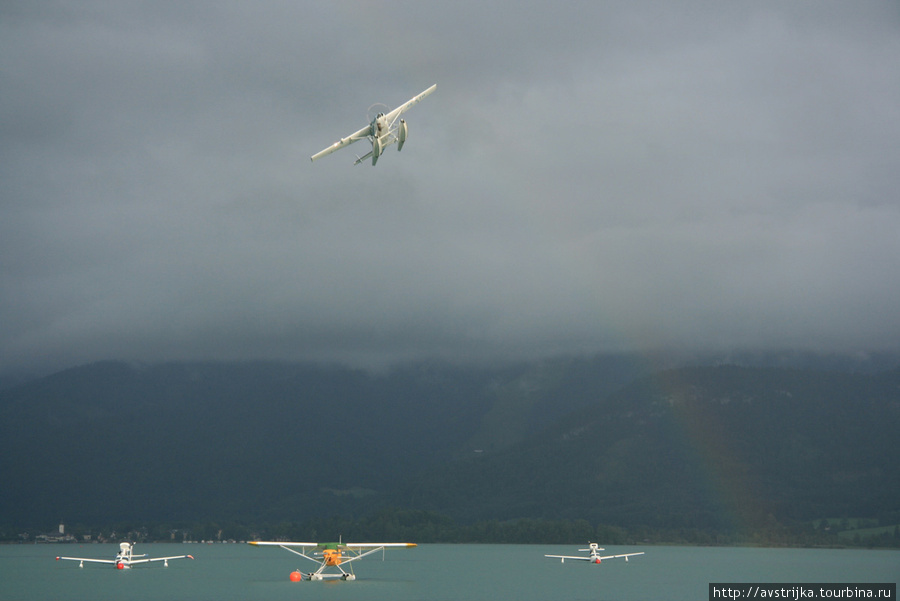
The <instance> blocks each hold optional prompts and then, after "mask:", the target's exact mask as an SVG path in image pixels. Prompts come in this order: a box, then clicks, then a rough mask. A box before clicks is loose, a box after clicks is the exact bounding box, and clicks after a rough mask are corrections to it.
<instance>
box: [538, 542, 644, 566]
mask: <svg viewBox="0 0 900 601" xmlns="http://www.w3.org/2000/svg"><path fill="white" fill-rule="evenodd" d="M578 550H579V551H590V555H588V556H587V557H585V556H584V555H544V557H555V558H557V559H559V560H560V562H562V563H566V560H567V559H574V560H576V561H589V562H591V563H600V562H601V561H603V560H604V559H618V558H620V557H624V558H625V561H628V558H629V557H634V556H635V555H643V554H644V552H643V551H641V552H640V553H623V554H621V555H600V551H605V550H606V549H604V548H603V547H601V546H599V545H598V544H597V543H589V544H588V548H587V549H578Z"/></svg>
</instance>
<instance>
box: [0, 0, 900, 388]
mask: <svg viewBox="0 0 900 601" xmlns="http://www.w3.org/2000/svg"><path fill="white" fill-rule="evenodd" d="M434 83H436V84H438V89H437V91H436V92H435V93H434V94H433V95H431V96H429V97H428V98H426V99H425V100H423V101H422V102H421V103H420V104H418V105H416V106H415V107H414V108H412V109H411V110H410V111H409V112H408V113H407V115H406V118H407V121H408V123H409V129H410V136H409V139H408V141H407V143H406V146H405V147H404V149H403V152H402V153H397V151H396V147H391V148H389V149H388V150H387V151H386V154H385V155H384V156H383V157H382V158H381V160H379V162H378V165H377V166H376V167H372V166H371V165H370V164H368V163H365V164H361V165H358V166H354V165H353V161H354V159H355V155H356V154H363V153H365V152H367V150H368V148H367V143H366V142H359V143H357V144H356V145H354V146H351V147H350V148H347V149H343V150H341V151H338V152H336V153H334V154H332V155H330V156H327V157H325V158H323V159H321V160H319V161H317V162H315V163H311V162H310V160H309V157H310V155H312V154H313V153H315V152H317V151H318V150H321V149H323V148H325V147H326V146H328V145H330V144H331V143H332V142H334V141H335V140H337V139H338V138H339V137H342V136H346V135H349V134H350V133H352V132H355V131H356V130H358V129H360V128H361V127H363V126H364V125H365V124H366V118H367V117H366V116H367V110H368V108H369V107H370V105H372V104H374V103H383V104H386V105H388V106H390V107H394V106H397V105H399V104H400V103H402V102H404V101H405V100H407V99H409V98H411V97H412V96H414V95H415V94H417V93H419V92H421V91H422V90H424V89H426V88H427V87H428V86H430V85H431V84H434ZM0 180H2V183H0V370H13V369H23V368H27V369H40V370H48V369H57V368H63V367H69V366H72V365H77V364H80V363H85V362H89V361H95V360H100V359H125V360H133V361H150V362H153V361H164V360H179V359H228V360H230V359H270V358H280V359H316V360H326V361H334V360H337V361H344V362H348V363H350V364H353V365H360V366H383V365H386V364H389V363H390V362H392V361H403V360H410V359H418V358H426V357H428V358H433V357H440V358H448V359H462V360H476V361H477V360H485V359H519V358H532V357H541V356H547V355H553V354H559V353H581V352H597V351H649V350H657V349H681V350H685V349H688V350H729V349H784V348H791V349H806V350H821V351H839V352H844V351H846V352H853V353H857V352H866V351H881V350H898V349H900V5H898V3H897V2H896V1H893V0H892V1H887V0H886V1H867V0H863V1H859V2H847V1H846V0H838V1H834V2H831V1H827V0H811V1H802V0H792V1H790V2H786V1H784V0H773V1H770V2H767V1H764V0H760V1H754V2H709V1H694V0H684V1H660V2H642V1H632V0H628V1H622V2H598V1H587V2H565V1H563V2H558V1H554V2H522V1H509V2H494V1H491V2H484V1H482V0H478V1H472V2H470V1H466V0H461V1H455V2H389V3H379V2H371V1H368V0H366V1H359V2H342V1H328V2H306V1H276V2H270V1H265V0H263V1H259V2H224V1H222V2H220V1H215V2H212V1H210V2H190V1H188V2H127V1H120V2H92V1H89V0H81V1H79V2H49V1H48V2H39V3H35V2H4V3H3V4H2V5H0Z"/></svg>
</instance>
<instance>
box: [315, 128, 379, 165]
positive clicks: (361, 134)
mask: <svg viewBox="0 0 900 601" xmlns="http://www.w3.org/2000/svg"><path fill="white" fill-rule="evenodd" d="M370 133H372V126H371V125H367V126H365V127H364V128H362V129H361V130H359V131H358V132H356V133H354V134H350V135H349V136H347V137H346V138H341V139H340V140H338V141H337V142H335V143H334V144H332V145H331V146H329V147H328V148H326V149H325V150H320V151H319V152H317V153H316V154H314V155H312V156H311V157H309V159H310V160H311V161H315V160H317V159H321V158H322V157H323V156H326V155H329V154H331V153H332V152H334V151H335V150H340V149H341V148H343V147H344V146H350V145H351V144H353V143H354V142H356V141H358V140H365V139H366V138H368V137H369V134H370Z"/></svg>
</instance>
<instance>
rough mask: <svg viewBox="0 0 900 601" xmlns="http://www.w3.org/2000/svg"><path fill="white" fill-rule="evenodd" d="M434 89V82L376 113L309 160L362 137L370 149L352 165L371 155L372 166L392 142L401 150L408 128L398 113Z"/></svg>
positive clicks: (435, 87) (320, 156) (416, 102)
mask: <svg viewBox="0 0 900 601" xmlns="http://www.w3.org/2000/svg"><path fill="white" fill-rule="evenodd" d="M436 89H437V84H434V85H433V86H431V87H430V88H428V89H427V90H425V91H424V92H422V93H421V94H419V95H418V96H415V97H414V98H411V99H409V100H407V101H406V102H404V103H403V104H401V105H400V106H398V107H397V108H395V109H394V110H392V111H390V112H389V113H378V114H377V115H375V116H374V117H372V118H371V120H370V122H369V124H368V125H367V126H365V127H364V128H362V129H361V130H359V131H358V132H356V133H354V134H350V135H349V136H347V137H346V138H341V139H340V140H338V141H337V142H335V143H334V144H332V145H331V146H329V147H328V148H326V149H325V150H322V151H320V152H317V153H316V154H314V155H312V156H311V157H310V160H312V161H315V160H317V159H321V158H322V157H323V156H325V155H327V154H331V153H332V152H334V151H335V150H340V149H341V148H343V147H344V146H349V145H350V144H353V143H354V142H356V141H358V140H363V139H368V140H369V142H371V143H372V150H371V151H369V152H368V153H366V154H364V155H363V156H361V157H360V156H358V157H356V162H355V163H353V164H354V165H359V164H360V163H362V162H363V161H364V160H366V159H367V158H369V157H372V165H373V166H374V165H375V163H377V162H378V157H380V156H381V153H382V152H384V149H385V148H387V147H388V146H390V145H391V144H394V143H396V144H397V150H398V151H399V150H403V144H404V143H405V142H406V136H407V135H408V134H409V128H408V127H407V125H406V120H405V119H400V115H402V114H403V113H404V112H406V111H408V110H409V109H410V108H411V107H412V106H413V105H416V104H418V103H419V101H421V100H422V99H423V98H425V97H426V96H428V95H429V94H431V93H432V92H434V91H435V90H436Z"/></svg>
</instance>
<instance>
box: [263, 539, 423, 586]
mask: <svg viewBox="0 0 900 601" xmlns="http://www.w3.org/2000/svg"><path fill="white" fill-rule="evenodd" d="M250 544H251V545H272V546H278V547H281V548H282V549H284V550H285V551H290V552H291V553H295V554H297V555H299V556H300V557H304V558H306V559H308V560H310V561H312V562H315V563H317V564H319V567H318V568H317V569H316V570H315V571H314V572H307V573H303V572H301V571H300V570H295V571H293V572H291V576H290V578H291V580H292V581H293V582H300V581H301V580H303V579H306V580H325V579H326V578H340V579H341V580H356V575H355V574H354V573H353V565H352V562H354V561H356V560H357V559H362V558H363V557H365V556H366V555H371V554H372V553H375V552H376V551H381V552H382V554H383V553H384V549H385V547H415V546H416V543H342V542H337V543H282V542H264V541H251V542H250ZM291 547H300V551H297V550H296V549H292V548H291ZM307 548H310V549H311V552H310V553H307V551H306V550H307ZM345 551H346V552H347V553H348V554H349V555H345V554H344V552H345ZM345 566H346V567H348V568H349V569H347V570H345V569H344V567H345ZM331 567H333V568H337V571H331V572H329V571H326V568H331Z"/></svg>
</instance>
